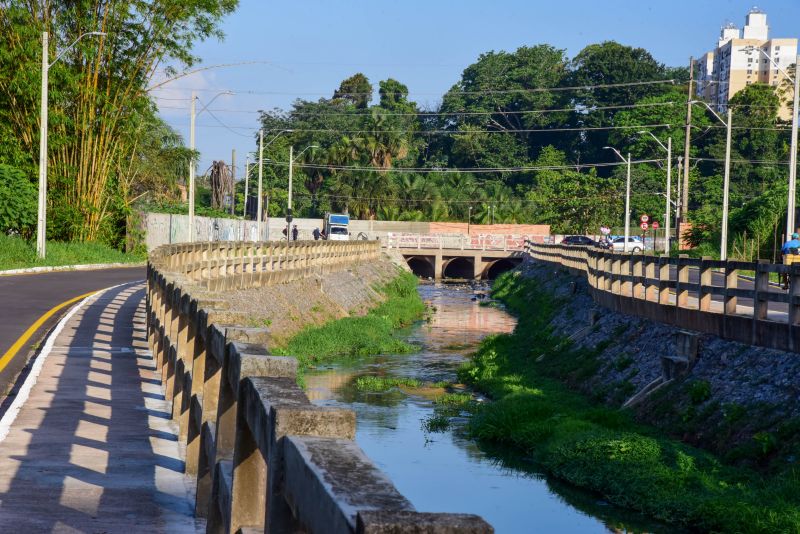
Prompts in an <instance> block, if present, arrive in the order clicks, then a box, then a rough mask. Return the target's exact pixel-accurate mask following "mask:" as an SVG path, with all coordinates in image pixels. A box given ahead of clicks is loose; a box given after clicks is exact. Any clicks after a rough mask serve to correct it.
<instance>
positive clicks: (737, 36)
mask: <svg viewBox="0 0 800 534" xmlns="http://www.w3.org/2000/svg"><path fill="white" fill-rule="evenodd" d="M753 47H755V48H760V49H761V50H763V52H765V53H766V54H768V55H769V57H771V58H772V60H773V61H774V62H775V63H777V64H778V65H779V66H780V67H781V68H782V69H784V70H788V68H789V67H790V66H792V65H794V63H795V60H796V57H797V39H796V38H792V39H770V38H769V26H768V25H767V14H766V13H764V12H763V11H761V10H760V9H758V8H753V9H751V10H750V12H749V13H748V14H747V18H746V22H745V26H744V30H743V31H742V30H740V29H739V28H737V27H736V26H735V25H733V24H727V25H726V26H725V27H723V28H722V31H721V32H720V37H719V40H718V41H717V47H716V48H715V49H714V50H713V51H711V52H707V53H706V54H704V55H703V56H702V57H701V58H700V60H699V61H698V67H699V69H698V70H699V74H698V77H697V89H696V91H697V96H698V97H700V98H702V99H704V100H705V101H706V102H708V103H709V104H711V105H712V106H714V107H715V108H717V110H718V111H720V112H723V111H725V108H726V106H727V104H728V100H730V98H731V97H732V96H733V95H735V94H736V93H737V92H739V91H741V90H742V89H744V88H745V87H747V86H748V85H750V84H752V83H765V84H769V85H772V86H774V87H778V86H784V85H785V86H786V87H787V88H788V99H784V101H783V102H782V104H781V110H780V116H781V118H783V119H789V118H791V116H792V113H791V109H790V108H791V97H792V95H791V93H792V90H793V87H792V86H791V84H783V81H784V80H785V78H786V76H784V74H783V73H782V72H781V71H780V70H779V69H777V68H776V67H775V65H773V64H772V63H771V62H770V61H769V59H767V58H766V57H765V56H764V54H763V53H761V52H759V51H758V50H753V49H752V48H753Z"/></svg>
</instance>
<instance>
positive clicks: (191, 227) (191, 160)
mask: <svg viewBox="0 0 800 534" xmlns="http://www.w3.org/2000/svg"><path fill="white" fill-rule="evenodd" d="M196 101H197V93H195V92H194V91H192V107H191V112H190V113H189V150H191V156H190V158H189V242H190V243H194V166H195V162H194V119H195V102H196Z"/></svg>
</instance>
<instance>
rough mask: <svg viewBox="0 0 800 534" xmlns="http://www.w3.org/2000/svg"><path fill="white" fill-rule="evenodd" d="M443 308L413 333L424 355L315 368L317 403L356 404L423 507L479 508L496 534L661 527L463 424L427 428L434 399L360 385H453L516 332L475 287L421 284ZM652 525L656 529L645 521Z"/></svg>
mask: <svg viewBox="0 0 800 534" xmlns="http://www.w3.org/2000/svg"><path fill="white" fill-rule="evenodd" d="M420 293H421V294H422V297H423V299H425V300H426V301H428V302H429V303H430V304H431V305H432V306H433V307H434V308H435V310H436V311H435V313H434V314H433V316H432V318H431V321H430V323H421V324H419V325H417V326H415V327H414V328H412V329H410V330H409V331H408V332H404V336H405V337H406V339H408V340H409V341H411V342H414V343H418V344H420V345H421V346H422V350H421V351H420V352H418V353H416V354H403V355H381V356H375V357H370V358H367V359H363V360H360V361H356V362H348V363H346V364H342V365H336V366H331V367H329V368H327V369H318V370H316V371H314V372H309V373H308V374H307V375H306V377H305V380H306V385H307V388H308V394H309V397H310V398H311V399H312V400H313V401H314V402H315V403H317V404H321V405H326V406H339V407H348V408H350V409H353V410H355V412H356V414H357V417H358V430H357V434H356V441H357V442H358V444H359V445H360V446H361V448H362V449H363V450H364V452H365V453H366V454H367V455H368V456H369V457H370V458H372V460H373V461H374V462H375V463H376V464H377V465H378V466H379V467H380V468H381V469H383V470H384V472H386V474H387V475H389V477H390V478H391V479H392V481H393V482H394V483H395V485H396V486H397V488H398V489H399V490H400V492H401V493H402V494H403V495H405V496H406V497H407V498H408V499H409V500H410V501H411V502H412V503H413V504H414V506H415V507H416V508H417V509H418V510H420V511H426V512H462V513H475V514H479V515H481V516H483V517H484V519H486V520H487V521H489V522H490V523H491V524H492V525H493V526H494V528H495V530H496V532H498V533H503V532H508V533H517V532H550V531H558V532H561V533H569V532H581V533H583V532H608V531H619V532H621V531H624V530H625V529H622V528H620V527H614V526H612V525H622V524H626V525H628V527H627V531H631V527H630V525H631V524H634V525H636V527H634V530H636V531H642V530H645V529H646V530H647V531H650V532H653V531H659V530H661V529H660V528H659V527H658V526H654V525H649V524H647V522H644V521H642V519H641V518H639V517H638V516H635V515H633V516H632V515H629V514H624V513H623V512H622V511H620V510H618V509H617V508H614V507H611V506H606V505H604V503H603V502H602V501H598V499H597V497H596V496H594V495H592V494H589V493H586V492H581V491H577V490H574V489H572V488H570V487H568V486H566V485H564V484H559V483H552V482H551V481H549V480H548V479H547V478H545V477H544V476H542V475H541V474H540V473H539V472H537V470H536V469H535V466H532V465H530V463H526V462H525V460H524V459H522V458H519V456H518V455H516V456H515V455H513V454H512V455H509V454H507V453H506V452H504V451H502V450H493V451H488V452H487V451H486V450H485V448H483V449H481V448H479V447H478V446H477V445H476V444H475V442H473V441H472V440H470V439H467V438H466V437H464V435H463V432H459V430H458V425H455V427H456V428H455V430H453V431H448V432H443V433H436V434H426V433H425V432H424V431H423V429H422V421H424V420H425V419H426V418H428V417H429V416H430V415H431V414H432V412H433V403H432V401H431V400H430V399H428V398H425V397H423V396H421V395H407V394H405V393H403V392H401V391H399V390H392V391H389V392H385V393H367V392H361V391H357V390H355V388H354V387H353V381H354V380H355V378H356V377H358V376H361V375H379V376H380V375H391V376H406V377H413V378H417V379H419V380H422V381H425V382H436V381H439V380H448V381H453V380H454V379H455V371H456V369H457V368H458V366H459V365H460V364H461V363H462V362H463V361H464V358H465V356H464V355H465V354H468V353H470V352H472V351H474V350H475V348H476V345H477V344H478V342H479V341H480V340H481V339H482V338H483V337H485V336H487V335H489V334H494V333H501V332H510V331H512V330H513V328H514V326H515V323H516V321H515V319H514V318H513V317H512V316H511V315H509V314H508V313H506V312H505V311H503V310H502V309H498V308H495V307H488V306H480V305H479V302H478V301H473V300H471V299H472V298H473V291H472V290H471V289H470V288H468V287H453V286H450V287H445V286H439V285H437V286H431V285H427V286H421V287H420ZM645 525H646V526H645ZM643 527H644V528H643Z"/></svg>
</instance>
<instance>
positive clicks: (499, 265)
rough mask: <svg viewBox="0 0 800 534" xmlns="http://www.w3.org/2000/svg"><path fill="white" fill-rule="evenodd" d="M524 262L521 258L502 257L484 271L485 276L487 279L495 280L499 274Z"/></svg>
mask: <svg viewBox="0 0 800 534" xmlns="http://www.w3.org/2000/svg"><path fill="white" fill-rule="evenodd" d="M521 262H522V260H521V259H519V258H502V259H499V260H497V261H495V262H494V263H492V264H491V265H489V267H488V268H487V269H486V271H484V277H485V278H486V279H487V280H495V279H497V277H498V276H500V275H501V274H503V273H504V272H506V271H510V270H511V269H513V268H514V267H516V266H517V265H519V264H520V263H521Z"/></svg>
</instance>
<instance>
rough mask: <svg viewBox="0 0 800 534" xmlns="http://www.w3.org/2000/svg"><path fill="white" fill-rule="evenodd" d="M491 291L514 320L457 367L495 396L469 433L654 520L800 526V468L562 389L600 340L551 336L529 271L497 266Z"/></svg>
mask: <svg viewBox="0 0 800 534" xmlns="http://www.w3.org/2000/svg"><path fill="white" fill-rule="evenodd" d="M494 297H495V298H499V299H501V300H502V301H504V302H505V303H506V305H507V306H508V307H509V309H511V310H513V311H514V312H515V313H517V315H518V316H519V323H518V326H517V328H516V330H515V331H514V333H512V334H509V335H497V336H492V337H489V338H487V339H485V340H484V341H483V343H482V344H481V346H480V348H479V350H478V352H477V353H476V355H475V356H474V358H473V359H472V361H471V362H470V363H468V364H467V365H465V366H464V367H462V368H461V369H460V371H459V377H460V378H461V379H462V380H464V381H466V382H468V383H470V384H471V385H472V386H473V387H475V388H476V389H478V390H481V391H483V392H485V393H486V394H487V395H489V396H490V397H491V398H492V399H494V400H493V402H490V403H486V404H481V405H480V406H477V407H476V408H475V415H474V416H473V418H472V419H471V421H470V425H469V429H470V432H471V433H472V434H473V435H474V436H475V437H477V438H478V439H479V440H486V441H488V442H492V443H499V444H505V445H510V446H512V447H514V448H516V449H518V450H519V451H521V452H522V453H523V454H525V455H526V456H527V457H531V458H532V459H534V460H535V461H536V462H537V463H538V464H539V465H541V466H542V468H543V469H545V470H546V471H548V472H549V473H551V474H552V475H554V476H556V477H558V478H560V479H563V480H566V481H568V482H570V483H572V484H575V485H577V486H580V487H583V488H587V489H590V490H593V491H596V492H598V493H600V494H602V495H603V496H604V498H605V499H607V500H608V501H610V502H613V503H615V504H617V505H620V506H624V507H628V508H631V509H635V510H639V511H641V512H644V513H645V514H648V515H649V516H652V517H653V518H656V519H659V520H661V521H666V522H670V523H674V524H677V525H681V526H684V527H690V528H692V529H693V530H699V531H713V532H800V471H798V470H797V469H796V468H794V467H791V466H785V469H784V470H783V471H781V472H779V473H777V474H775V475H774V476H771V477H766V476H764V475H761V474H759V473H756V472H755V471H752V470H749V469H745V468H737V467H732V466H730V465H727V464H725V463H723V462H722V461H720V460H719V459H718V458H716V457H715V456H713V455H712V454H710V453H708V452H705V451H702V450H699V449H696V448H693V447H690V446H688V445H686V444H683V443H681V442H679V441H677V440H674V439H670V438H668V437H666V436H665V435H664V434H663V433H661V432H659V431H658V430H656V429H655V428H652V427H648V426H645V425H642V424H639V423H637V422H636V421H634V420H633V419H632V417H631V416H630V414H629V413H628V412H627V411H622V410H618V409H614V408H610V407H607V406H604V405H599V404H598V403H596V402H592V400H591V399H589V398H587V397H586V396H584V395H581V394H579V393H577V392H575V391H573V390H571V389H569V388H568V387H567V386H566V385H565V384H569V383H576V382H578V381H580V380H583V379H585V378H588V377H589V376H591V375H592V374H593V373H594V372H596V370H597V368H598V365H599V362H598V358H597V354H598V353H599V351H600V350H601V349H602V348H604V347H605V346H607V345H604V347H598V348H596V349H594V350H578V349H576V348H575V347H573V346H571V345H570V344H569V343H568V342H566V341H565V340H563V339H559V338H558V337H557V336H555V335H553V333H552V332H551V331H550V329H549V327H548V324H549V322H550V320H551V318H552V317H553V314H554V313H555V310H556V307H557V306H558V305H559V302H558V301H557V300H556V299H554V298H553V297H552V295H550V294H549V293H546V292H545V291H544V290H542V289H541V287H540V286H537V283H536V282H534V281H532V280H527V279H523V278H521V277H518V276H514V275H513V274H508V275H504V276H503V277H501V278H500V279H499V280H498V281H497V282H495V290H494ZM530 310H536V313H531V311H530ZM539 356H542V358H538V357H539ZM537 360H538V361H537ZM616 387H621V388H624V387H625V384H624V383H622V384H619V385H618V386H616ZM692 391H693V392H694V399H696V400H698V401H699V400H700V399H702V398H705V397H706V395H707V391H706V387H705V384H703V383H702V382H697V385H694V386H693V388H692ZM437 423H440V424H441V421H437ZM433 426H436V425H433ZM775 439H777V438H775V437H774V436H769V435H763V436H759V437H758V439H757V440H756V443H755V444H754V445H755V446H756V447H757V448H759V449H760V450H768V449H770V448H771V447H773V446H774V443H773V442H774V440H775Z"/></svg>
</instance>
